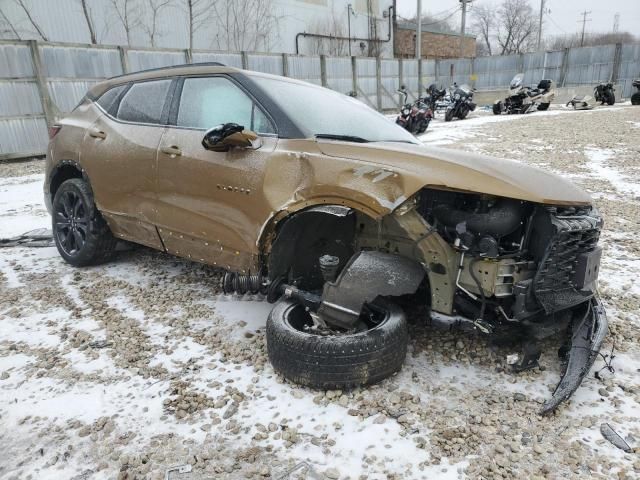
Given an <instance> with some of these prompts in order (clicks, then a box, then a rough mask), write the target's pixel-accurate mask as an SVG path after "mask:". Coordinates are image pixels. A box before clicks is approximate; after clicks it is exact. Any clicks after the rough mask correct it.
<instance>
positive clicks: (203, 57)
mask: <svg viewBox="0 0 640 480" xmlns="http://www.w3.org/2000/svg"><path fill="white" fill-rule="evenodd" d="M191 60H192V61H193V63H204V62H219V63H222V64H224V65H226V66H227V67H235V68H242V55H240V54H239V53H222V52H193V54H192V55H191Z"/></svg>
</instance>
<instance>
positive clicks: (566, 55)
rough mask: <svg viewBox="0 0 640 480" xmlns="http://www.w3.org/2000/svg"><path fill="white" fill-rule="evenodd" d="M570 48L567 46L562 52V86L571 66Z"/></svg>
mask: <svg viewBox="0 0 640 480" xmlns="http://www.w3.org/2000/svg"><path fill="white" fill-rule="evenodd" d="M570 50H571V49H570V48H565V49H564V53H563V54H562V66H561V67H560V86H561V87H564V84H565V82H566V79H567V69H568V68H569V51H570Z"/></svg>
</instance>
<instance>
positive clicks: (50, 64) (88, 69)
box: [39, 45, 123, 79]
mask: <svg viewBox="0 0 640 480" xmlns="http://www.w3.org/2000/svg"><path fill="white" fill-rule="evenodd" d="M39 48H40V54H41V56H42V63H43V66H44V74H45V75H46V76H47V77H59V78H74V79H78V78H85V79H86V78H109V77H115V76H116V75H122V73H123V72H122V62H121V61H120V52H119V51H118V49H116V48H82V47H62V46H55V45H44V46H41V47H39Z"/></svg>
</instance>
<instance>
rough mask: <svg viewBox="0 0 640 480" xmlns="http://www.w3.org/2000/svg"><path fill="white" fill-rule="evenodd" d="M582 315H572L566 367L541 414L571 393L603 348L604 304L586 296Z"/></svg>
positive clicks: (605, 324)
mask: <svg viewBox="0 0 640 480" xmlns="http://www.w3.org/2000/svg"><path fill="white" fill-rule="evenodd" d="M582 315H583V317H582V316H581V317H580V318H577V319H574V325H573V327H572V331H571V346H570V350H569V354H568V359H567V365H566V370H565V372H564V374H563V375H562V378H561V379H560V383H558V386H557V387H556V389H555V391H554V392H553V395H552V396H551V398H550V399H549V400H547V401H546V402H545V403H544V405H543V406H542V409H541V410H540V413H541V414H543V415H545V414H549V413H551V412H553V411H554V410H555V409H556V408H557V407H558V406H559V405H560V404H561V403H562V402H564V401H565V400H567V399H568V398H569V397H570V396H571V395H573V393H574V392H575V391H576V390H577V389H578V387H579V386H580V384H581V383H582V381H583V380H584V378H585V377H586V376H587V375H588V374H589V371H590V370H591V367H592V366H593V363H594V362H595V360H596V357H597V356H598V353H599V352H600V349H601V348H602V343H603V342H604V338H605V336H606V335H607V331H608V329H609V323H608V321H607V314H606V312H605V310H604V307H603V306H602V303H601V302H600V299H599V298H598V297H597V296H594V297H593V298H592V299H591V300H589V304H588V309H587V312H586V314H584V313H583V314H582Z"/></svg>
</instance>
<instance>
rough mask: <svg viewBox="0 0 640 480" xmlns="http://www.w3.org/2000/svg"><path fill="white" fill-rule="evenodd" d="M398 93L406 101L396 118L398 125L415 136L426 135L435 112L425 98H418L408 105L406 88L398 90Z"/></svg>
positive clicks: (403, 101)
mask: <svg viewBox="0 0 640 480" xmlns="http://www.w3.org/2000/svg"><path fill="white" fill-rule="evenodd" d="M398 93H399V94H400V95H401V96H403V97H404V99H403V100H402V102H401V103H403V105H402V108H400V114H399V115H398V117H397V118H396V123H397V124H398V125H400V126H401V127H402V128H404V129H405V130H407V131H408V132H411V133H413V134H414V135H419V134H421V133H424V132H425V131H426V130H427V127H429V123H430V122H431V119H432V118H433V112H432V111H431V108H430V107H429V105H428V103H427V102H426V101H425V99H423V98H418V99H417V100H416V101H415V102H413V103H408V102H407V97H408V93H407V91H406V89H405V88H404V86H403V87H401V88H400V90H398Z"/></svg>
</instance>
